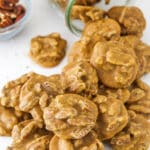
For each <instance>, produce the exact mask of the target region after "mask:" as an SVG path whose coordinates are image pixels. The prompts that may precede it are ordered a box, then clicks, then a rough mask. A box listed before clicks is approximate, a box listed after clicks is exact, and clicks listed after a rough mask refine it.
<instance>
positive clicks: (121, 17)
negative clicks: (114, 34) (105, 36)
mask: <svg viewBox="0 0 150 150" xmlns="http://www.w3.org/2000/svg"><path fill="white" fill-rule="evenodd" d="M108 16H109V17H110V18H112V19H114V20H116V21H117V22H118V23H119V24H120V26H121V33H122V34H123V35H136V36H141V35H142V34H143V30H144V29H145V27H146V21H145V18H144V15H143V13H142V11H141V10H140V9H139V8H137V7H128V6H116V7H112V8H111V9H110V10H109V11H108Z"/></svg>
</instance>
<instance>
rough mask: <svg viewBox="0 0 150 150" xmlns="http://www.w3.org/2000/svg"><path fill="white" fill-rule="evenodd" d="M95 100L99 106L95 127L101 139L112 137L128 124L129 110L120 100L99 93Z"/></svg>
mask: <svg viewBox="0 0 150 150" xmlns="http://www.w3.org/2000/svg"><path fill="white" fill-rule="evenodd" d="M94 102H95V103H96V104H97V106H98V108H99V116H98V120H97V125H96V128H95V129H96V131H97V133H98V135H99V137H100V139H101V140H107V139H111V138H112V137H114V135H116V134H117V133H119V132H120V131H121V130H122V129H123V128H124V127H125V126H126V125H127V123H128V113H127V110H126V108H125V106H124V104H123V103H122V102H121V101H120V100H117V99H114V98H109V97H108V98H107V97H106V96H103V95H98V96H97V97H96V98H95V99H94Z"/></svg>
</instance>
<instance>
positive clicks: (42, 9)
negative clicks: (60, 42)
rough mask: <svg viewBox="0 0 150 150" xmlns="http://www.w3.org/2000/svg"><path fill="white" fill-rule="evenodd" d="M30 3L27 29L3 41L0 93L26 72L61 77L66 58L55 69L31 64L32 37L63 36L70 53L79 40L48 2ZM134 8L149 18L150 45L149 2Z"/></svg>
mask: <svg viewBox="0 0 150 150" xmlns="http://www.w3.org/2000/svg"><path fill="white" fill-rule="evenodd" d="M31 3H32V14H31V17H30V21H29V22H28V24H27V25H26V27H25V29H24V30H23V31H22V32H21V33H20V34H19V35H17V36H16V37H15V38H13V39H12V40H8V41H0V89H1V88H2V86H3V85H4V84H5V83H6V82H7V81H9V80H12V79H15V78H17V77H19V76H20V75H22V74H24V73H26V72H29V71H35V72H37V73H40V74H45V75H50V74H54V73H60V72H61V68H62V67H63V66H64V65H65V64H66V58H65V59H64V60H63V62H62V63H61V64H60V65H59V66H57V67H56V68H52V69H45V68H41V67H39V66H38V65H37V64H35V63H34V62H32V61H31V60H30V58H29V57H28V52H29V47H30V39H31V38H32V37H34V36H37V35H46V34H49V33H51V32H60V33H61V35H62V36H63V37H64V38H65V39H67V41H68V49H69V47H70V45H71V44H72V43H73V42H74V41H75V40H77V39H78V38H77V37H75V36H74V35H72V34H71V33H70V32H69V31H68V29H67V28H66V27H65V23H64V20H63V18H62V17H60V16H59V15H58V13H57V11H56V10H55V9H54V8H51V7H50V5H49V2H48V0H32V2H31ZM135 5H136V6H138V7H140V8H141V9H142V10H143V12H144V15H145V17H146V20H147V28H146V30H145V33H144V37H143V40H144V41H145V42H147V43H149V44H150V13H149V12H150V0H137V2H136V4H135ZM144 80H145V81H147V83H149V84H150V76H148V75H147V76H146V77H145V78H144ZM9 144H10V139H9V138H4V137H0V150H5V149H6V147H7V146H8V145H9Z"/></svg>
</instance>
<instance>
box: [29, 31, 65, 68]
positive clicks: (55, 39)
mask: <svg viewBox="0 0 150 150" xmlns="http://www.w3.org/2000/svg"><path fill="white" fill-rule="evenodd" d="M66 45H67V42H66V40H64V39H62V38H61V36H60V34H59V33H52V34H49V35H47V36H37V37H35V38H33V39H32V40H31V48H30V57H31V58H32V59H33V60H34V61H35V62H36V63H37V64H39V65H41V66H43V67H54V66H56V65H58V64H59V63H60V62H61V60H62V59H63V58H64V56H65V50H66Z"/></svg>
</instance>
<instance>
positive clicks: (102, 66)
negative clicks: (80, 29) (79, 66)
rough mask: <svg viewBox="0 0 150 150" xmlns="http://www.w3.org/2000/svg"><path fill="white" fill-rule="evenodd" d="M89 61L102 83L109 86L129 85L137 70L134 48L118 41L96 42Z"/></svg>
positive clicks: (122, 86) (120, 86) (121, 86)
mask: <svg viewBox="0 0 150 150" xmlns="http://www.w3.org/2000/svg"><path fill="white" fill-rule="evenodd" d="M90 62H91V64H92V65H93V66H94V67H95V68H96V70H97V72H98V75H99V78H100V80H101V81H102V83H103V84H104V85H106V86H108V87H110V88H125V87H129V86H130V85H131V84H132V82H133V81H134V80H135V78H136V75H137V71H138V63H137V58H136V55H135V52H134V50H133V49H132V48H130V47H128V46H127V45H124V44H122V43H120V42H118V41H108V42H99V43H97V44H96V45H95V47H94V51H93V54H92V57H91V61H90Z"/></svg>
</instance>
